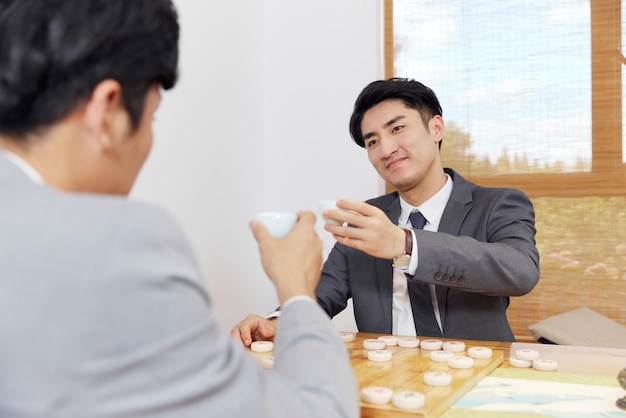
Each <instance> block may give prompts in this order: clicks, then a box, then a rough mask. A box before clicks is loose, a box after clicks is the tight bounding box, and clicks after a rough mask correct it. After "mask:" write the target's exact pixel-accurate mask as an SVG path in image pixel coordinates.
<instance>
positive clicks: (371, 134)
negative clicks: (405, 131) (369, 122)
mask: <svg viewBox="0 0 626 418" xmlns="http://www.w3.org/2000/svg"><path fill="white" fill-rule="evenodd" d="M404 118H406V116H404V115H398V116H396V117H395V118H393V119H391V120H390V121H388V122H387V123H385V124H384V125H383V128H388V127H390V126H391V125H393V124H394V123H396V122H397V121H399V120H401V119H404ZM374 135H375V134H374V132H368V133H366V134H365V135H363V141H365V140H367V139H369V138H371V137H373V136H374Z"/></svg>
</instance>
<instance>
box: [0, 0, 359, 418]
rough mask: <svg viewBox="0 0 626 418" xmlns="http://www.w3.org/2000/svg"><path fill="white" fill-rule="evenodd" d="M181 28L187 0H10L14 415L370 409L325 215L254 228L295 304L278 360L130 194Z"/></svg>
mask: <svg viewBox="0 0 626 418" xmlns="http://www.w3.org/2000/svg"><path fill="white" fill-rule="evenodd" d="M178 34H179V27H178V21H177V16H176V12H175V10H174V7H173V5H172V3H171V2H170V0H131V1H129V0H46V1H41V0H0V63H1V64H0V202H1V204H0V272H1V273H0V312H1V315H0V335H2V343H1V344H0V364H1V365H2V367H1V370H2V372H1V373H2V378H1V379H0V416H2V417H13V418H18V417H29V418H32V417H42V418H43V417H45V418H52V417H76V418H87V417H89V418H92V417H101V416H106V417H133V418H135V417H176V418H184V417H193V418H198V417H224V418H232V417H272V418H274V417H339V416H341V417H356V416H358V415H359V403H358V393H357V386H356V382H355V379H354V375H353V372H352V368H351V366H350V362H349V359H348V356H347V352H346V349H345V346H344V344H343V343H342V341H341V339H340V338H339V335H338V333H337V332H336V331H335V330H334V328H333V327H332V325H331V323H330V321H329V319H328V316H327V315H326V314H325V313H324V312H323V310H322V309H320V307H319V305H318V304H317V303H316V302H315V299H314V297H315V295H314V292H313V289H315V286H316V284H317V282H318V280H319V270H320V268H321V265H322V242H321V240H320V239H319V237H318V236H317V235H316V233H315V229H314V224H315V216H314V214H312V213H310V212H301V213H299V217H298V218H299V219H298V222H297V223H296V225H295V226H294V228H293V230H292V231H291V232H290V233H289V234H288V235H287V236H286V237H285V238H283V239H274V238H272V237H271V236H270V235H269V232H268V231H267V229H266V228H265V227H264V226H263V225H261V224H258V223H257V222H254V221H253V222H251V225H250V226H251V229H252V232H253V234H254V237H255V238H256V240H257V242H258V244H259V249H260V252H261V258H262V262H263V266H264V268H265V270H266V272H267V274H268V276H269V277H270V278H271V280H272V281H273V283H274V285H275V287H276V290H277V293H278V298H279V300H280V302H281V305H282V307H283V309H284V317H283V319H282V320H281V324H280V327H279V330H278V331H279V332H278V337H277V340H276V345H275V351H274V355H275V366H274V369H273V370H264V369H262V368H261V367H260V365H259V363H258V361H257V360H256V359H255V358H253V357H252V356H250V355H249V354H248V353H247V352H246V350H244V349H243V348H242V347H241V345H240V344H238V343H236V342H235V341H233V340H232V339H231V338H230V336H229V335H228V333H227V332H224V331H223V330H221V329H220V327H219V326H218V323H217V318H216V316H215V313H214V311H213V304H212V301H211V299H210V297H209V295H208V294H207V291H206V289H205V287H204V284H203V281H202V278H201V275H200V272H199V271H198V268H197V265H196V262H195V260H194V257H193V255H192V251H191V249H190V248H189V245H188V242H187V240H186V239H185V237H184V236H183V234H182V231H181V229H180V227H179V226H178V225H177V223H176V222H175V221H174V220H173V219H172V218H171V217H170V216H169V215H168V214H167V213H165V212H164V211H163V210H161V209H159V208H157V207H154V206H152V205H149V204H145V203H140V202H135V201H132V200H129V199H127V198H126V195H127V194H128V192H129V191H130V189H131V187H132V185H133V182H134V180H135V178H136V176H137V174H138V172H139V170H140V168H141V166H142V165H143V162H144V160H145V158H146V156H147V155H148V152H149V150H150V148H151V144H152V119H153V116H154V113H155V111H156V109H157V107H158V105H159V102H160V94H159V89H160V88H161V87H162V88H165V89H168V88H171V87H172V86H173V85H174V83H175V79H176V67H177V60H178ZM319 353H324V355H323V356H320V355H319ZM312 359H314V361H312Z"/></svg>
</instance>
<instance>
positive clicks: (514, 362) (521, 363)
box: [509, 356, 533, 369]
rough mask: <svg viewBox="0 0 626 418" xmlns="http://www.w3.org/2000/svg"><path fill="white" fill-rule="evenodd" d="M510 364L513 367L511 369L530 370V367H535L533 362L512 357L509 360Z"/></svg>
mask: <svg viewBox="0 0 626 418" xmlns="http://www.w3.org/2000/svg"><path fill="white" fill-rule="evenodd" d="M509 364H510V365H511V367H519V368H522V369H525V368H528V367H530V366H532V365H533V363H532V361H528V360H520V359H518V358H515V357H513V356H511V357H510V358H509Z"/></svg>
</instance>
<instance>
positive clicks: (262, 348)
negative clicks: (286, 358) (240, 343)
mask: <svg viewBox="0 0 626 418" xmlns="http://www.w3.org/2000/svg"><path fill="white" fill-rule="evenodd" d="M250 349H251V350H252V351H254V352H255V353H267V352H268V351H272V350H273V349H274V343H273V342H271V341H254V342H253V343H252V344H250Z"/></svg>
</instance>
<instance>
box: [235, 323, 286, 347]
mask: <svg viewBox="0 0 626 418" xmlns="http://www.w3.org/2000/svg"><path fill="white" fill-rule="evenodd" d="M230 335H231V336H232V337H233V338H234V339H235V340H237V341H239V342H241V343H243V345H244V346H246V347H249V346H250V344H252V341H274V336H275V335H276V320H270V319H265V318H262V317H260V316H258V315H248V316H246V317H245V318H244V320H243V321H241V322H240V323H238V324H237V325H236V326H235V327H233V329H232V330H231V331H230Z"/></svg>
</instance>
